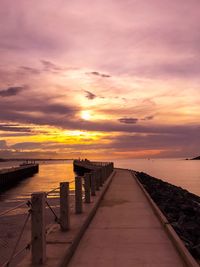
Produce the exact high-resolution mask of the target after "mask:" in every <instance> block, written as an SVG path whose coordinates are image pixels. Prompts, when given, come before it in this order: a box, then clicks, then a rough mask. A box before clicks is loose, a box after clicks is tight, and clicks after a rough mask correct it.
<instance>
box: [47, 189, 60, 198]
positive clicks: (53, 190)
mask: <svg viewBox="0 0 200 267" xmlns="http://www.w3.org/2000/svg"><path fill="white" fill-rule="evenodd" d="M58 189H60V187H56V188H54V189H52V190H51V191H49V192H47V193H46V195H47V196H48V195H49V194H51V193H53V192H55V191H56V190H58Z"/></svg>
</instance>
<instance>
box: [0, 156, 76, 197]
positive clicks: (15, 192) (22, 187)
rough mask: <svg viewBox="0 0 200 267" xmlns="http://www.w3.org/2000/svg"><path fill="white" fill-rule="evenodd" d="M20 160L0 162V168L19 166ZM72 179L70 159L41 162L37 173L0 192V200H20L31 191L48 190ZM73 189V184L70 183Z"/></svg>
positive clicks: (28, 195)
mask: <svg viewBox="0 0 200 267" xmlns="http://www.w3.org/2000/svg"><path fill="white" fill-rule="evenodd" d="M19 164H20V162H6V163H0V169H2V168H5V167H6V168H7V167H9V166H12V167H13V166H19ZM72 180H74V172H73V165H72V161H53V162H46V163H41V164H40V166H39V173H37V174H35V175H33V176H32V177H30V178H27V179H25V180H23V181H22V182H20V183H19V184H18V185H17V186H15V187H14V188H12V189H9V190H7V191H6V192H3V193H1V194H0V201H4V202H5V201H6V202H8V201H13V200H16V201H20V200H22V199H27V198H29V197H30V195H31V193H32V192H37V191H45V192H48V191H50V190H52V189H53V188H56V187H58V186H59V183H60V182H64V181H72ZM70 186H71V189H73V184H71V185H70Z"/></svg>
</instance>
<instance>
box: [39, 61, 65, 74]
mask: <svg viewBox="0 0 200 267" xmlns="http://www.w3.org/2000/svg"><path fill="white" fill-rule="evenodd" d="M41 63H42V65H43V67H44V70H45V71H51V72H59V71H61V70H62V68H61V67H59V66H57V65H56V64H54V63H53V62H51V61H48V60H41Z"/></svg>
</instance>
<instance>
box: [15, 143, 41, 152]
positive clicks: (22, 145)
mask: <svg viewBox="0 0 200 267" xmlns="http://www.w3.org/2000/svg"><path fill="white" fill-rule="evenodd" d="M42 145H43V144H42V143H39V142H21V143H16V144H14V145H12V146H10V148H11V149H20V150H27V149H38V148H41V147H42Z"/></svg>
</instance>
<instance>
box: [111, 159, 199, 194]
mask: <svg viewBox="0 0 200 267" xmlns="http://www.w3.org/2000/svg"><path fill="white" fill-rule="evenodd" d="M115 166H116V167H122V168H130V169H134V170H136V171H143V172H146V173H148V174H150V175H152V176H154V177H157V178H161V179H162V180H164V181H167V182H169V183H172V184H174V185H177V186H181V187H183V188H185V189H187V190H189V191H190V192H193V193H195V194H197V195H199V196H200V160H191V161H190V160H183V159H150V160H145V159H132V160H130V159H126V160H116V161H115Z"/></svg>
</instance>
